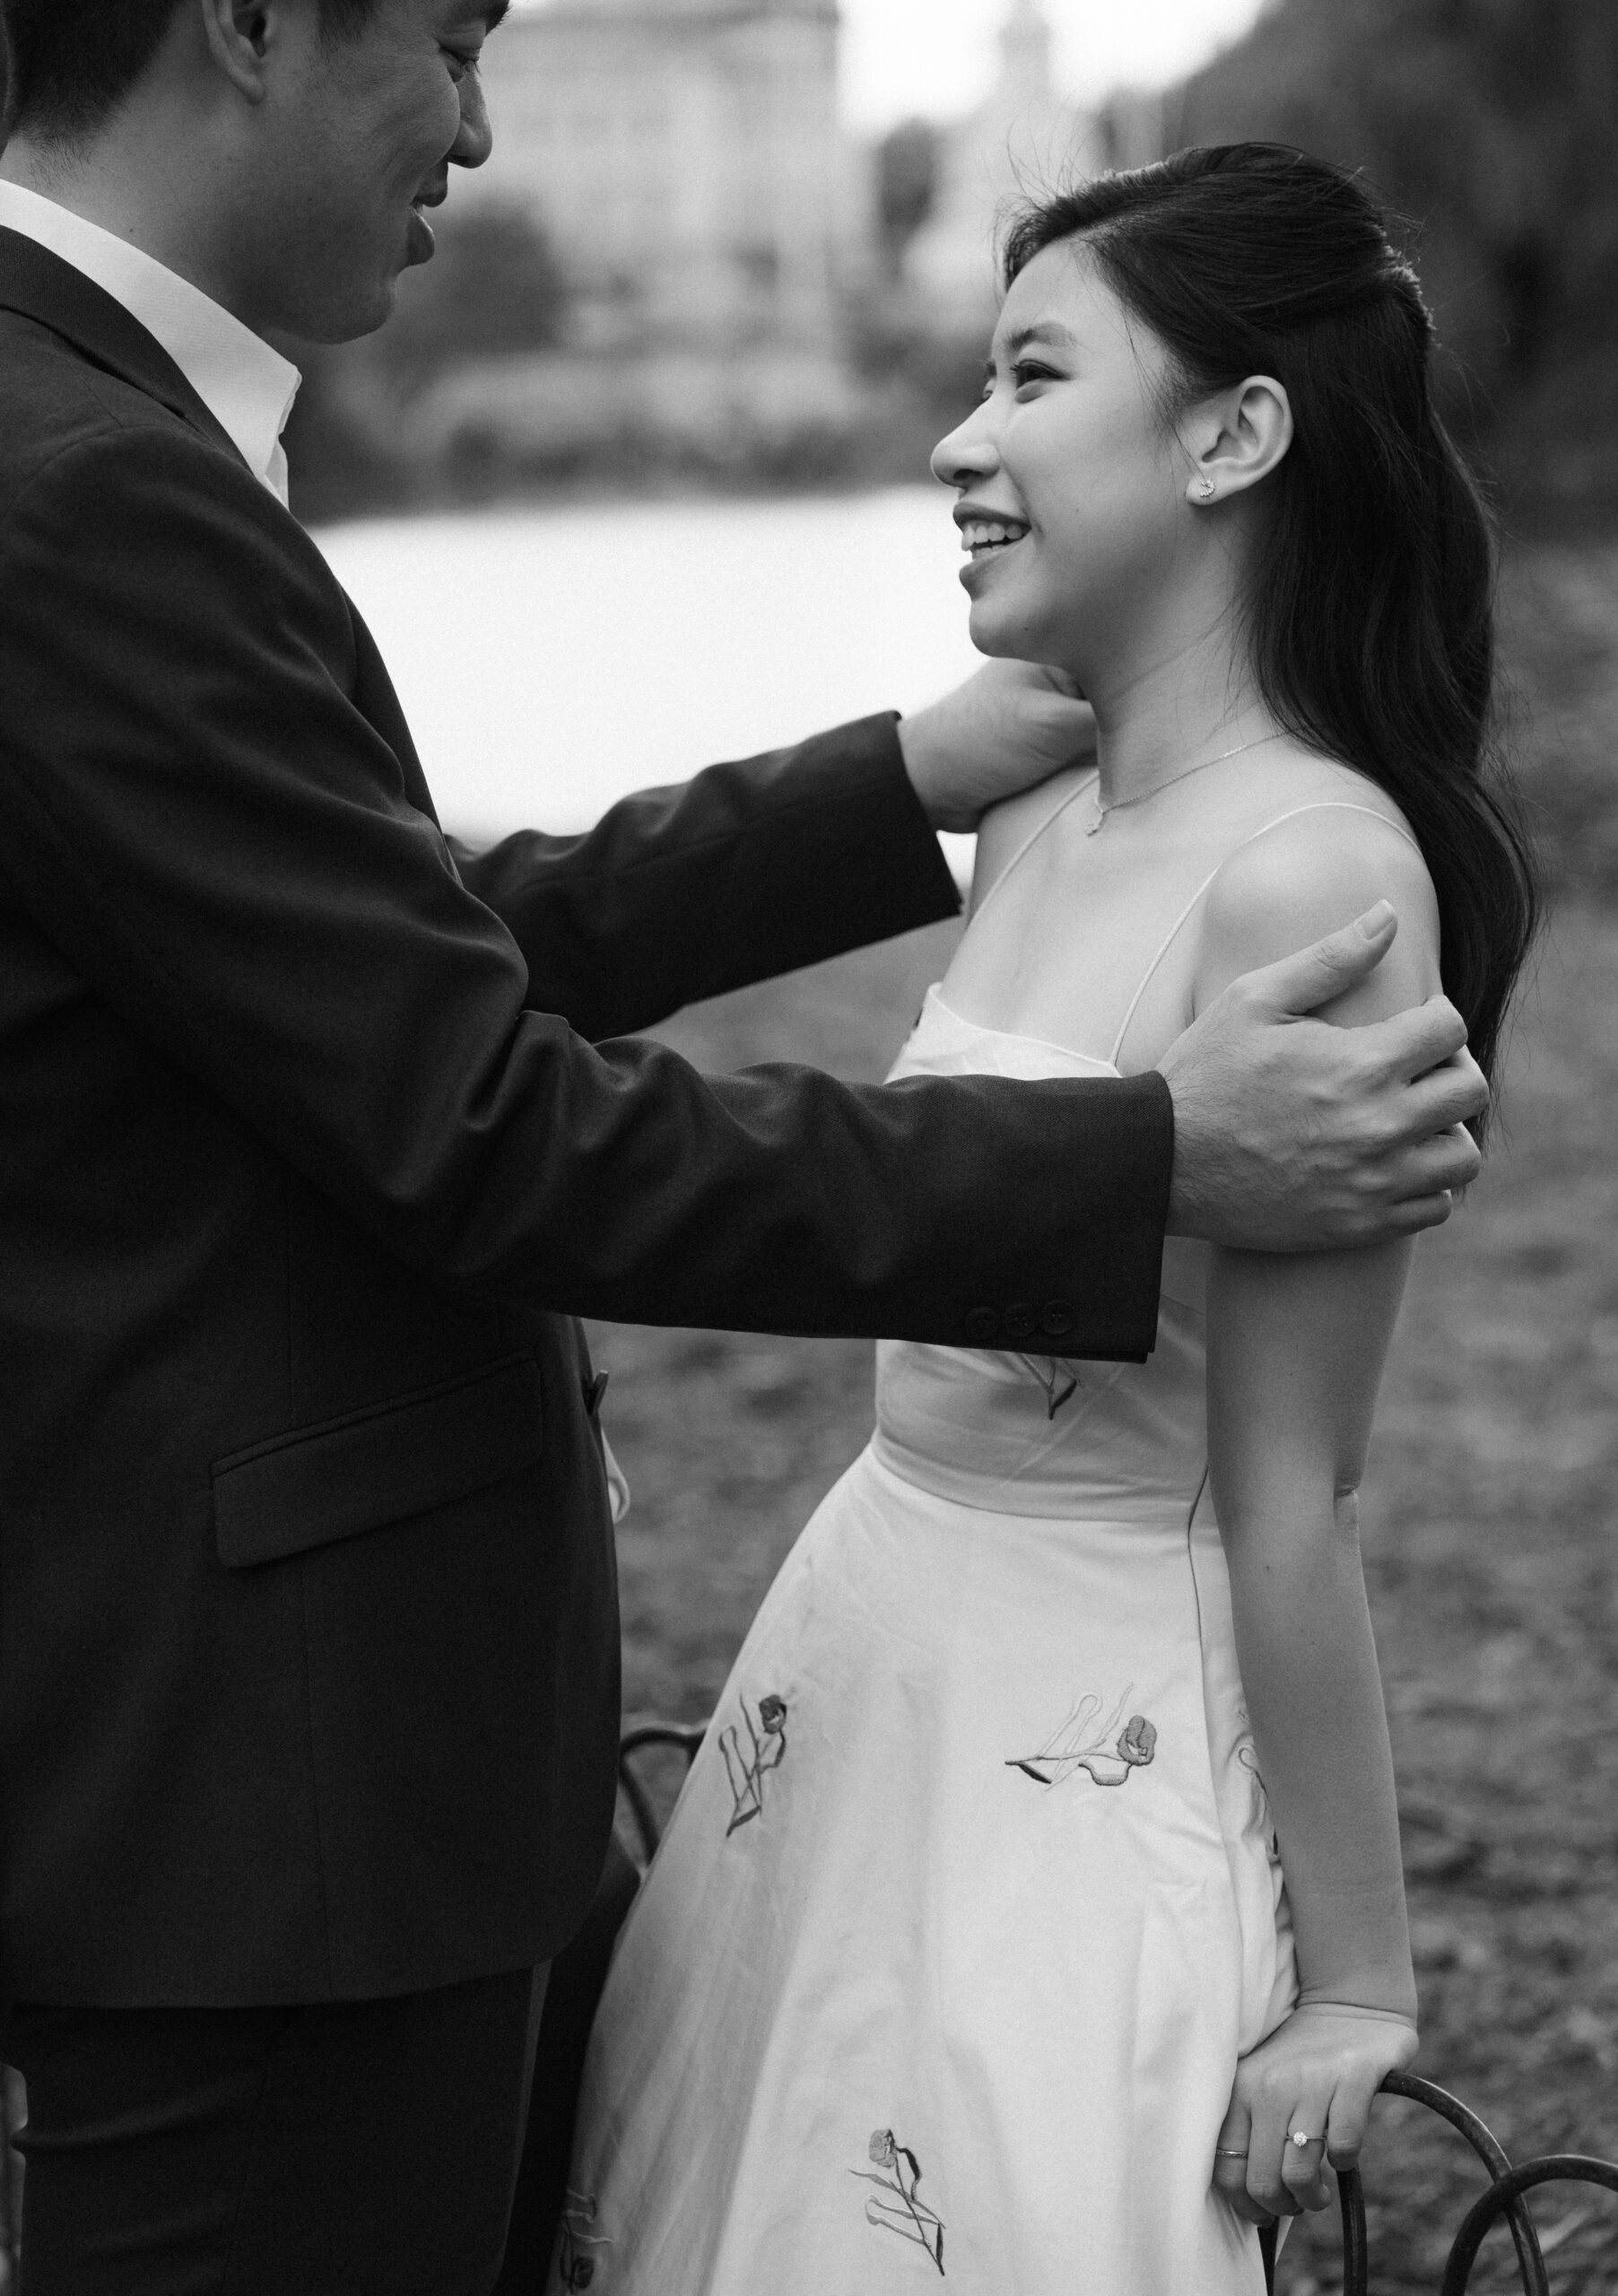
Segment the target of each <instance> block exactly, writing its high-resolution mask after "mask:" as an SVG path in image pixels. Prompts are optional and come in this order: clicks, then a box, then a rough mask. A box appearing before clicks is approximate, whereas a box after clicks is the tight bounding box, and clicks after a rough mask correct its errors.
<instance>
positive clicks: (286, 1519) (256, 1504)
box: [213, 1355, 541, 1569]
mask: <svg viewBox="0 0 1618 2296" xmlns="http://www.w3.org/2000/svg"><path fill="white" fill-rule="evenodd" d="M540 1449H541V1407H540V1384H539V1370H538V1367H537V1365H536V1364H535V1361H534V1359H533V1357H532V1356H528V1355H524V1356H521V1357H517V1358H514V1359H512V1360H510V1361H507V1362H504V1363H497V1364H495V1365H493V1366H492V1367H491V1368H490V1369H489V1370H483V1371H477V1372H474V1373H473V1374H472V1376H471V1377H470V1378H461V1379H454V1380H449V1381H447V1382H446V1383H445V1384H444V1385H443V1386H442V1387H429V1388H427V1389H426V1390H425V1391H424V1392H423V1393H422V1394H419V1395H413V1396H405V1397H404V1398H403V1399H402V1400H401V1401H399V1402H396V1403H390V1404H382V1405H378V1406H377V1407H376V1408H374V1409H372V1410H369V1411H362V1412H353V1413H350V1414H349V1415H348V1416H347V1417H345V1418H343V1419H334V1420H328V1421H327V1422H326V1423H325V1424H324V1425H321V1426H318V1427H300V1428H298V1429H296V1430H294V1431H293V1432H291V1434H288V1435H279V1436H275V1437H274V1438H273V1439H271V1440H270V1441H269V1442H267V1443H256V1444H255V1445H254V1446H253V1448H251V1449H250V1450H247V1451H238V1452H236V1453H234V1454H233V1455H232V1456H231V1457H230V1458H225V1459H217V1460H215V1462H214V1465H213V1529H214V1537H215V1540H216V1541H217V1544H218V1548H219V1555H220V1560H221V1561H222V1562H226V1563H229V1564H231V1566H232V1567H233V1568H237V1569H239V1568H241V1567H243V1566H244V1565H246V1564H248V1563H255V1562H273V1561H276V1560H277V1559H278V1558H279V1557H281V1556H283V1555H289V1554H298V1553H300V1552H303V1551H304V1550H305V1549H306V1548H309V1547H315V1546H324V1545H326V1544H329V1543H330V1542H331V1541H332V1540H333V1539H345V1538H352V1536H353V1535H354V1534H355V1533H356V1532H359V1531H374V1530H380V1529H381V1528H383V1527H384V1526H385V1525H387V1524H388V1523H398V1522H403V1521H404V1520H405V1518H406V1517H407V1516H411V1515H421V1514H424V1513H426V1511H427V1510H428V1509H430V1508H433V1507H445V1506H448V1504H449V1502H450V1501H451V1500H456V1499H464V1498H465V1496H466V1495H467V1493H468V1492H473V1491H481V1490H482V1489H483V1488H484V1486H485V1485H486V1484H489V1483H498V1482H500V1480H501V1478H502V1477H504V1476H506V1475H509V1474H517V1473H518V1471H519V1470H520V1469H521V1468H523V1467H526V1466H531V1465H533V1463H534V1461H535V1459H537V1458H538V1457H539V1454H540Z"/></svg>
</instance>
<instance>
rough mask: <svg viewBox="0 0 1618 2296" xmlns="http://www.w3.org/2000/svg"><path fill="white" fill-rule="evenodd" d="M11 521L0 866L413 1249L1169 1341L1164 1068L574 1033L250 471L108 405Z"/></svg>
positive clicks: (846, 1313) (316, 1166)
mask: <svg viewBox="0 0 1618 2296" xmlns="http://www.w3.org/2000/svg"><path fill="white" fill-rule="evenodd" d="M0 550H3V552H4V561H3V566H4V571H3V577H0V598H3V599H4V606H3V609H0V691H4V694H5V696H6V706H5V712H4V725H3V726H0V762H3V769H4V786H5V789H6V792H7V796H8V813H9V820H10V833H9V835H8V838H7V839H6V841H5V846H4V852H3V853H0V870H3V871H4V874H6V876H7V877H8V878H9V879H10V882H11V884H12V888H13V895H14V898H16V899H17V900H19V901H20V902H21V903H22V905H23V906H24V907H26V908H28V909H30V911H31V912H32V914H33V915H34V916H35V917H36V918H37V919H38V921H39V924H40V926H41V927H42V929H43V930H45V931H46V932H47V933H48V935H50V936H51V938H52V939H53V940H54V941H55V942H56V943H57V945H58V947H59V948H60V949H61V950H62V952H63V953H64V955H65V958H66V959H67V961H69V962H70V963H71V964H72V965H73V967H74V970H76V971H77V972H78V973H79V975H80V977H81V978H83V979H84V980H85V982H86V983H87V985H88V986H89V987H91V989H92V990H93V991H94V993H95V994H96V995H97V996H100V998H101V999H103V1000H104V1001H105V1003H106V1004H107V1005H109V1006H110V1007H112V1008H113V1009H114V1010H115V1011H116V1012H117V1013H119V1014H120V1015H122V1017H123V1018H124V1019H125V1021H126V1023H127V1024H128V1026H129V1027H131V1028H132V1029H133V1030H135V1031H138V1032H140V1034H141V1035H142V1036H143V1037H144V1039H146V1040H147V1041H148V1042H150V1043H151V1044H152V1045H153V1046H154V1047H155V1048H158V1049H159V1050H160V1051H161V1053H163V1054H164V1055H166V1056H167V1057H169V1058H170V1059H171V1060H172V1061H174V1062H175V1063H177V1064H178V1065H179V1066H180V1067H181V1068H182V1069H184V1070H185V1071H186V1072H187V1073H188V1074H189V1075H190V1076H192V1077H193V1078H196V1079H197V1080H199V1081H201V1082H202V1083H204V1085H205V1086H206V1087H207V1088H209V1089H211V1090H212V1091H213V1092H215V1093H216V1094H218V1095H219V1096H220V1097H221V1098H222V1099H223V1100H225V1101H226V1102H227V1103H228V1104H230V1105H231V1107H232V1108H234V1109H236V1110H237V1111H238V1112H239V1115H240V1116H241V1117H242V1118H244V1119H245V1120H246V1121H247V1122H248V1124H249V1125H251V1126H253V1128H254V1129H255V1130H256V1131H257V1133H258V1134H259V1135H260V1136H261V1137H263V1138H264V1139H265V1140H266V1141H267V1142H268V1143H269V1144H271V1145H272V1146H273V1147H274V1149H275V1150H276V1151H277V1152H279V1153H280V1154H281V1155H283V1157H284V1158H285V1159H286V1161H288V1162H289V1163H290V1164H291V1165H292V1166H294V1167H295V1168H296V1169H297V1170H300V1172H302V1173H303V1174H304V1175H305V1176H306V1177H307V1178H309V1180H310V1181H311V1182H312V1183H313V1184H314V1185H315V1186H317V1187H319V1188H320V1189H322V1190H323V1191H324V1192H325V1193H326V1194H327V1195H328V1196H330V1197H331V1198H332V1199H333V1200H334V1201H335V1202H336V1203H338V1204H339V1205H343V1206H344V1207H345V1208H346V1210H347V1211H348V1212H349V1213H351V1215H352V1217H353V1218H354V1219H356V1220H357V1221H359V1222H361V1223H362V1224H364V1225H365V1226H367V1227H368V1228H369V1229H370V1231H372V1232H373V1233H375V1234H376V1235H378V1237H379V1238H380V1239H382V1240H383V1241H384V1242H385V1243H387V1245H388V1246H389V1247H390V1248H392V1249H394V1250H395V1251H396V1253H397V1254H399V1255H400V1256H401V1257H404V1258H405V1259H407V1260H409V1261H411V1262H413V1263H414V1264H416V1265H421V1266H422V1267H423V1268H426V1269H430V1270H431V1271H432V1272H434V1273H436V1274H439V1275H441V1276H444V1277H448V1279H450V1280H452V1281H455V1282H458V1283H463V1284H465V1285H468V1286H473V1287H475V1288H478V1289H481V1290H485V1291H492V1292H495V1293H503V1294H509V1295H515V1296H521V1297H524V1298H526V1299H528V1300H533V1301H535V1302H537V1303H539V1304H542V1305H544V1306H547V1307H551V1308H554V1309H562V1310H568V1311H571V1312H575V1313H581V1314H589V1315H596V1316H602V1317H607V1318H613V1319H618V1320H623V1321H634V1322H648V1323H683V1324H702V1325H712V1326H734V1327H735V1328H739V1329H750V1330H767V1331H781V1332H805V1333H826V1334H831V1333H848V1334H887V1335H893V1336H896V1337H913V1338H918V1339H931V1340H937V1341H942V1342H944V1343H954V1344H976V1345H995V1344H1029V1343H1030V1342H1031V1341H1035V1340H1037V1339H1038V1337H1039V1336H1040V1335H1041V1334H1043V1335H1045V1338H1046V1340H1047V1342H1048V1343H1050V1342H1054V1341H1057V1340H1059V1341H1060V1343H1061V1345H1062V1348H1063V1350H1064V1352H1072V1353H1074V1354H1093V1355H1103V1356H1134V1357H1138V1356H1141V1355H1144V1353H1145V1352H1147V1351H1148V1350H1149V1349H1150V1347H1151V1345H1152V1344H1153V1337H1154V1335H1155V1326H1156V1295H1157V1279H1158V1268H1159V1259H1160V1254H1161V1239H1162V1230H1163V1222H1164V1216H1165V1209H1166V1203H1167V1194H1168V1184H1169V1173H1170V1161H1171V1152H1172V1139H1171V1116H1170V1104H1169V1099H1168V1093H1167V1089H1166V1087H1165V1086H1164V1085H1163V1083H1162V1082H1161V1078H1153V1077H1147V1078H1142V1079H1135V1080H1131V1081H1130V1082H1128V1083H1113V1082H1100V1083H1090V1082H1068V1081H1058V1082H1052V1083H1028V1084H1020V1083H1006V1082H1004V1081H998V1080H993V1079H988V1078H963V1079H960V1080H953V1081H950V1082H935V1081H930V1080H918V1081H913V1082H909V1083H901V1084H898V1085H893V1086H889V1087H873V1088H866V1089H861V1088H856V1087H848V1086H844V1085H840V1084H839V1083H835V1082H833V1081H832V1080H831V1079H830V1078H828V1077H825V1076H822V1075H820V1074H816V1073H814V1072H813V1071H808V1070H803V1069H794V1068H764V1069H758V1070H752V1071H750V1072H746V1073H744V1074H741V1075H737V1076H731V1077H723V1078H710V1077H704V1076H702V1075H700V1074H698V1073H697V1072H696V1071H694V1070H693V1069H692V1068H691V1067H690V1066H689V1065H686V1064H685V1063H684V1062H683V1061H681V1060H680V1059H679V1058H677V1057H675V1056H674V1054H672V1053H671V1052H668V1051H667V1050H665V1049H664V1048H660V1047H657V1046H655V1045H649V1044H646V1043H644V1042H639V1041H635V1040H631V1039H611V1040H608V1041H606V1042H605V1043H602V1044H600V1045H596V1046H592V1045H591V1044H589V1043H588V1042H587V1041H585V1040H584V1039H582V1038H581V1037H580V1036H579V1035H578V1034H577V1033H576V1032H575V1031H573V1030H572V1029H570V1027H569V1026H568V1025H567V1023H566V1022H564V1021H563V1020H561V1018H560V1017H559V1016H558V1015H556V1014H555V1013H547V1012H544V1011H541V1010H536V1009H535V1007H534V1005H532V1003H531V1001H530V980H529V969H528V966H527V965H526V962H525V961H524V957H523V953H522V951H521V948H520V947H519V946H518V942H517V941H516V940H515V939H514V938H513V936H512V935H511V934H510V932H509V931H508V929H507V927H506V926H505V925H504V924H503V923H502V922H501V920H500V918H499V916H497V915H496V914H495V912H494V910H493V909H491V907H490V906H489V905H488V904H487V902H486V901H484V900H480V899H479V898H478V897H477V895H476V893H475V892H474V891H472V890H471V889H469V888H468V887H467V886H466V885H465V884H464V883H462V882H461V879H460V876H459V875H458V874H457V869H456V867H455V865H454V863H453V861H452V858H451V856H450V854H449V851H448V848H447V846H446V844H445V842H444V839H443V838H442V837H441V835H440V834H439V831H438V829H437V826H436V824H435V823H434V822H432V820H431V818H430V816H429V815H427V814H426V813H423V812H422V810H420V808H419V807H417V806H416V805H413V804H412V803H411V802H410V800H409V796H408V795H407V793H406V789H405V782H404V778H403V774H402V770H401V767H400V763H399V761H398V759H397V758H396V755H395V753H394V752H393V751H392V750H391V749H389V748H388V746H387V744H386V743H385V742H384V741H383V740H382V739H381V737H380V736H379V735H378V734H377V733H376V732H375V730H374V729H373V728H372V727H371V726H370V725H369V724H368V723H367V721H366V720H365V718H363V717H362V716H361V714H360V712H359V711H358V709H356V708H355V706H354V703H353V701H352V698H351V696H352V688H353V681H354V660H355V652H354V649H355V642H356V641H355V638H354V631H353V627H352V622H351V619H350V616H349V613H348V609H347V606H346V602H345V601H344V598H343V596H342V593H341V591H340V590H338V588H337V587H336V585H335V583H334V582H333V581H332V579H331V578H330V576H329V573H328V572H327V570H326V567H325V565H324V561H321V559H320V558H319V555H318V552H317V551H316V550H315V548H314V546H313V544H310V543H309V542H308V541H307V538H306V537H303V536H301V535H299V534H298V532H297V531H296V529H295V528H292V527H291V526H290V525H289V524H288V522H287V521H286V520H285V518H284V517H283V515H282V514H281V513H280V512H279V510H278V509H276V507H275V505H274V503H273V502H272V500H270V498H269V497H268V496H267V495H265V493H264V492H263V490H262V489H260V488H258V487H257V485H256V484H255V483H253V482H252V480H251V479H250V478H248V476H247V475H246V474H242V476H241V478H240V482H239V483H235V481H234V477H233V475H232V476H231V477H222V474H221V458H220V457H217V456H215V455H214V454H213V452H212V451H211V449H209V448H206V447H204V446H203V445H201V444H199V443H196V442H194V441H192V440H190V439H188V438H187V437H185V436H183V435H182V434H179V433H178V432H177V431H175V430H174V429H173V427H172V426H169V425H159V424H157V423H155V422H154V423H153V425H152V427H151V428H150V429H140V428H126V429H124V430H122V431H118V432H117V433H114V434H107V433H97V434H94V435H91V437H89V438H87V439H82V440H80V441H79V442H76V443H74V444H73V445H71V446H69V447H67V448H63V449H61V450H59V451H58V452H57V454H56V455H55V457H54V458H53V459H52V460H51V461H50V462H49V463H48V465H46V466H45V468H43V469H42V470H41V471H39V473H38V474H36V475H35V476H34V477H33V479H32V481H31V483H30V484H29V485H28V486H27V487H26V489H25V490H24V491H22V493H21V495H20V496H19V497H18V499H17V500H15V501H14V503H13V507H12V509H11V512H10V515H9V517H7V518H6V519H5V521H4V543H3V544H0ZM639 842H640V844H641V846H642V848H643V849H644V848H645V846H646V845H647V844H648V840H639ZM656 842H657V839H656V838H655V837H654V838H652V839H650V840H649V844H650V846H651V847H653V848H655V846H656ZM654 865H655V864H654ZM737 913H738V916H741V915H744V913H745V911H744V909H738V912H737Z"/></svg>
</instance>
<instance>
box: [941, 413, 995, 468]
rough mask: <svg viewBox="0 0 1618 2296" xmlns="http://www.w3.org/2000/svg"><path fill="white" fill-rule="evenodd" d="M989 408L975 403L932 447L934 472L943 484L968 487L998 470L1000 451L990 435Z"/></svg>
mask: <svg viewBox="0 0 1618 2296" xmlns="http://www.w3.org/2000/svg"><path fill="white" fill-rule="evenodd" d="M987 413H988V410H987V406H986V405H985V406H975V407H974V408H973V409H972V411H971V413H970V414H969V415H968V416H967V418H966V421H965V422H961V423H958V424H957V425H956V427H955V428H954V430H953V431H951V432H950V434H949V437H948V438H947V439H940V440H939V441H938V444H937V445H936V446H935V448H934V449H933V475H934V477H935V479H938V480H939V481H940V482H941V483H943V484H944V485H945V486H954V487H961V486H970V484H971V483H972V482H973V480H974V479H979V478H987V477H988V476H990V475H991V474H992V473H993V472H995V471H996V470H997V469H998V467H999V464H1000V456H999V451H998V449H997V448H996V445H995V442H994V440H993V439H992V438H991V437H990V436H989V429H988V420H987Z"/></svg>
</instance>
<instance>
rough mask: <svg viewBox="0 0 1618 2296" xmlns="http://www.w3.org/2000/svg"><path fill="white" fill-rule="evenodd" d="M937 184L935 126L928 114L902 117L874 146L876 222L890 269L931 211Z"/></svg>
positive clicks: (897, 263)
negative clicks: (914, 117) (923, 117)
mask: <svg viewBox="0 0 1618 2296" xmlns="http://www.w3.org/2000/svg"><path fill="white" fill-rule="evenodd" d="M937 189H938V130H937V128H936V127H935V126H934V124H933V122H932V121H931V120H930V119H906V120H901V121H900V125H899V126H897V127H895V128H892V129H890V131H889V133H888V134H887V135H884V136H883V140H882V142H881V143H879V144H878V146H877V148H876V225H877V231H878V234H879V236H880V238H881V241H882V252H883V260H884V262H885V264H886V265H887V269H888V273H889V275H890V276H891V277H892V276H893V275H895V274H897V273H898V270H899V266H900V264H901V263H902V262H903V260H904V251H905V249H906V248H907V247H909V243H910V241H911V240H912V239H914V238H915V236H916V234H917V232H918V230H920V229H921V227H922V225H923V224H924V223H925V222H926V220H927V218H928V217H929V216H930V215H931V213H932V212H933V201H934V199H935V196H936V194H937Z"/></svg>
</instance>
